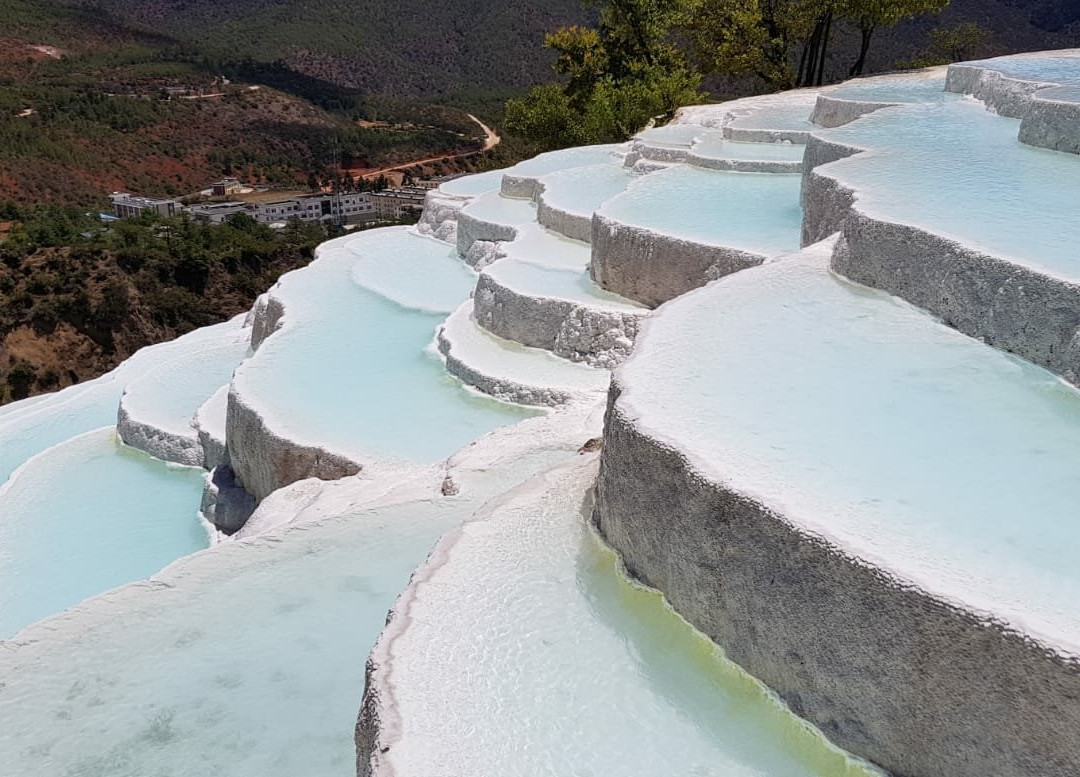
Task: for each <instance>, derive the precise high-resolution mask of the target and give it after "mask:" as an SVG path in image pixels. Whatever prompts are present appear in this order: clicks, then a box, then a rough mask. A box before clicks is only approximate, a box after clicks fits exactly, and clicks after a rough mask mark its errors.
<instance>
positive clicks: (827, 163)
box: [801, 70, 1080, 383]
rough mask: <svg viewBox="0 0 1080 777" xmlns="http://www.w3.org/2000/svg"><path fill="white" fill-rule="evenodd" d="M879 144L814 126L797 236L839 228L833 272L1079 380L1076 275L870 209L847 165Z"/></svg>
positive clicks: (809, 238)
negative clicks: (852, 140) (859, 142)
mask: <svg viewBox="0 0 1080 777" xmlns="http://www.w3.org/2000/svg"><path fill="white" fill-rule="evenodd" d="M952 72H953V71H952V70H950V73H952ZM960 72H967V71H965V70H961V71H960ZM979 72H989V73H991V76H992V77H991V82H996V78H995V76H998V75H1000V74H997V73H996V72H995V71H979ZM905 110H906V106H904V105H897V106H893V107H890V108H889V109H888V111H889V112H890V113H892V115H894V116H896V117H898V118H897V119H896V120H901V119H900V118H899V117H902V116H903V112H904V111H905ZM877 153H878V152H877V151H875V150H874V149H868V148H860V147H858V146H854V145H850V144H847V143H843V142H838V141H837V140H835V139H834V138H832V137H831V136H830V135H829V133H828V132H827V131H823V132H822V133H820V134H818V133H815V134H813V135H812V137H811V139H810V141H809V142H808V144H807V151H806V157H805V161H804V164H805V169H804V173H803V185H802V193H801V201H802V208H803V225H802V242H803V244H804V245H809V244H811V243H813V242H815V241H818V240H821V239H823V238H825V237H826V236H828V235H830V234H833V233H834V232H836V231H841V232H842V233H843V238H842V239H841V240H840V242H839V243H838V244H837V247H836V252H835V255H834V257H833V264H832V267H833V269H834V270H835V271H836V272H838V273H840V274H841V275H844V276H845V277H847V278H849V279H851V280H853V281H855V282H857V283H862V284H865V285H867V286H872V287H875V288H880V289H883V290H885V291H888V292H889V293H891V294H895V295H897V296H899V297H901V298H902V299H904V300H906V301H908V302H911V303H912V304H914V305H917V306H919V307H922V308H924V309H925V310H928V311H929V312H931V313H933V314H934V315H936V316H938V317H940V318H941V319H943V320H944V321H945V322H946V323H947V324H948V325H949V326H952V327H954V328H956V329H958V330H960V331H961V332H963V333H964V334H967V335H969V336H971V337H975V338H977V339H980V340H982V341H984V342H986V343H988V344H989V345H992V346H994V347H996V348H999V349H1001V350H1004V351H1008V352H1010V353H1015V354H1018V355H1019V356H1021V357H1023V358H1024V359H1027V360H1029V361H1031V362H1034V363H1035V364H1038V365H1040V366H1042V367H1046V368H1047V369H1050V370H1052V371H1053V372H1055V373H1057V374H1058V375H1061V376H1062V377H1063V378H1065V379H1066V380H1068V381H1070V382H1072V383H1078V382H1080V284H1078V283H1076V282H1074V281H1072V280H1070V279H1066V278H1062V277H1058V276H1056V275H1055V274H1053V273H1051V272H1049V271H1046V270H1044V269H1041V268H1040V267H1037V266H1029V265H1028V264H1026V263H1025V261H1024V260H1023V258H1022V257H1017V256H995V255H993V254H991V253H989V252H988V251H987V250H984V249H982V248H979V247H976V246H975V245H972V244H971V243H970V242H965V241H961V240H958V239H956V238H954V237H953V236H950V235H944V234H939V233H937V232H935V231H933V230H932V229H930V228H928V227H924V226H919V225H915V224H909V223H903V222H901V221H900V220H894V219H892V218H890V217H888V216H886V215H882V211H883V208H882V207H880V206H876V207H873V210H872V212H871V209H870V206H869V205H868V203H869V200H870V197H869V195H872V192H860V190H859V189H858V188H857V187H856V186H854V185H852V184H849V183H848V182H847V181H846V180H845V178H844V170H845V169H846V168H845V166H846V165H848V164H852V163H860V164H864V163H868V162H870V161H872V159H873V158H874V156H875V154H877ZM860 195H861V198H860ZM860 199H861V201H860Z"/></svg>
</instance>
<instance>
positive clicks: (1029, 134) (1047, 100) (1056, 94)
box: [1019, 86, 1080, 154]
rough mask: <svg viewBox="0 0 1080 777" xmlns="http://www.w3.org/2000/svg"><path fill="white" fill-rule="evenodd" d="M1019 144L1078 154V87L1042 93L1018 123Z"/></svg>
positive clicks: (1049, 90)
mask: <svg viewBox="0 0 1080 777" xmlns="http://www.w3.org/2000/svg"><path fill="white" fill-rule="evenodd" d="M1019 138H1020V142H1021V143H1026V144H1027V145H1029V146H1037V147H1039V148H1048V149H1051V150H1053V151H1064V152H1066V153H1069V154H1080V87H1076V86H1061V87H1052V88H1049V89H1041V90H1039V91H1038V92H1036V93H1035V95H1034V96H1033V97H1032V98H1031V105H1030V106H1028V109H1027V112H1026V113H1025V114H1024V118H1023V120H1022V121H1021V122H1020V134H1019Z"/></svg>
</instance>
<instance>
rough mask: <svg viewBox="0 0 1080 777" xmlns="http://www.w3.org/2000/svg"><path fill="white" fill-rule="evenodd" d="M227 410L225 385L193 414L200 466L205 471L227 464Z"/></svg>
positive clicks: (227, 387) (227, 393) (227, 392)
mask: <svg viewBox="0 0 1080 777" xmlns="http://www.w3.org/2000/svg"><path fill="white" fill-rule="evenodd" d="M228 410H229V386H228V384H226V385H224V386H222V387H221V388H219V389H218V390H217V391H215V392H214V393H213V394H212V395H211V397H210V398H209V399H208V400H206V402H204V403H203V405H202V406H201V407H200V408H199V409H198V410H197V411H196V412H195V430H196V432H197V433H198V435H199V446H200V447H201V448H202V454H203V461H202V466H203V469H205V470H207V471H209V470H213V469H215V468H216V467H221V466H225V465H227V464H228V463H229V448H228V446H227V444H226V442H225V436H226V432H225V429H226V418H227V416H228Z"/></svg>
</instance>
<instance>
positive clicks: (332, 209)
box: [252, 192, 375, 224]
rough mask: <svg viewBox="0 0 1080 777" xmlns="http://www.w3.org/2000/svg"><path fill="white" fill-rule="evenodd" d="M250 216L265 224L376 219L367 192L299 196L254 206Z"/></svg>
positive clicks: (359, 221) (347, 221)
mask: <svg viewBox="0 0 1080 777" xmlns="http://www.w3.org/2000/svg"><path fill="white" fill-rule="evenodd" d="M252 216H254V217H255V219H256V220H258V221H261V222H263V223H265V224H274V223H278V222H283V221H288V220H289V219H300V220H301V221H322V222H326V223H344V224H358V223H361V222H364V221H371V220H372V219H373V218H375V205H374V202H373V201H372V199H371V194H369V193H367V192H337V193H330V194H327V193H322V194H302V195H300V196H298V197H291V198H289V199H287V200H279V201H277V202H268V203H263V204H260V205H255V206H253V210H252Z"/></svg>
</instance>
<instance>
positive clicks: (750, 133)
mask: <svg viewBox="0 0 1080 777" xmlns="http://www.w3.org/2000/svg"><path fill="white" fill-rule="evenodd" d="M724 137H725V138H727V139H728V140H737V141H739V142H742V143H794V144H796V145H802V144H803V143H805V142H806V139H807V138H808V137H810V132H809V130H788V129H751V128H749V127H732V126H730V125H729V126H726V127H724Z"/></svg>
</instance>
